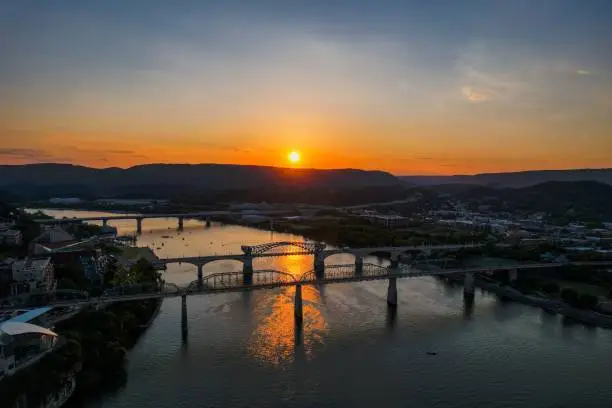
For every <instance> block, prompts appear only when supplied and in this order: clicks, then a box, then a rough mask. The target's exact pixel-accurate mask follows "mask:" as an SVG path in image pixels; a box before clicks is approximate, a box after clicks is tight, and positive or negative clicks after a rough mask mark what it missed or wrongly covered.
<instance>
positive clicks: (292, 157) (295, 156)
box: [287, 150, 301, 164]
mask: <svg viewBox="0 0 612 408" xmlns="http://www.w3.org/2000/svg"><path fill="white" fill-rule="evenodd" d="M287 159H288V160H289V163H291V164H297V163H299V162H300V159H301V157H300V152H298V151H295V150H294V151H292V152H291V153H289V155H288V156H287Z"/></svg>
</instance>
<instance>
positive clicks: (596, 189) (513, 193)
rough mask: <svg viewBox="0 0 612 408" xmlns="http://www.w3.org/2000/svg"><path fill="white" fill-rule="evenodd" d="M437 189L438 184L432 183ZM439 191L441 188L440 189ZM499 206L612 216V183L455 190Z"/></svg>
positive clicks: (470, 198)
mask: <svg viewBox="0 0 612 408" xmlns="http://www.w3.org/2000/svg"><path fill="white" fill-rule="evenodd" d="M431 189H434V190H435V191H438V187H431ZM438 192H439V191H438ZM452 195H453V196H454V197H455V198H456V199H459V200H462V201H466V202H479V203H482V204H488V205H489V206H491V207H493V208H496V209H498V210H508V211H515V210H525V211H543V212H546V213H550V214H551V215H552V216H553V217H554V218H559V219H565V218H567V219H570V218H578V219H591V220H603V221H607V220H609V219H612V207H611V206H610V202H612V186H610V185H608V184H604V183H599V182H596V181H571V182H568V181H549V182H546V183H541V184H537V185H534V186H529V187H522V188H501V189H495V188H491V187H485V186H474V188H471V189H462V190H460V191H455V192H454V194H452Z"/></svg>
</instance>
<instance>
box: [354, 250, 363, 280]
mask: <svg viewBox="0 0 612 408" xmlns="http://www.w3.org/2000/svg"><path fill="white" fill-rule="evenodd" d="M362 273H363V257H362V256H358V255H355V275H361V274H362Z"/></svg>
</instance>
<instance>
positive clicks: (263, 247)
mask: <svg viewBox="0 0 612 408" xmlns="http://www.w3.org/2000/svg"><path fill="white" fill-rule="evenodd" d="M277 248H283V250H282V251H278V252H279V253H280V254H285V253H292V252H296V251H295V250H296V249H297V252H299V253H304V254H310V255H312V254H315V253H317V252H320V251H323V250H324V249H325V244H322V243H320V242H305V241H281V242H268V243H265V244H260V245H243V246H242V247H241V249H242V252H244V254H245V255H254V256H261V255H264V254H269V253H271V252H272V251H274V250H275V249H277ZM286 248H291V249H292V251H287V250H286ZM274 253H276V252H274Z"/></svg>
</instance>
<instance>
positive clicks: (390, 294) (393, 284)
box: [387, 278, 397, 307]
mask: <svg viewBox="0 0 612 408" xmlns="http://www.w3.org/2000/svg"><path fill="white" fill-rule="evenodd" d="M387 304H388V305H389V306H391V307H397V278H389V287H388V288H387Z"/></svg>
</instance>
